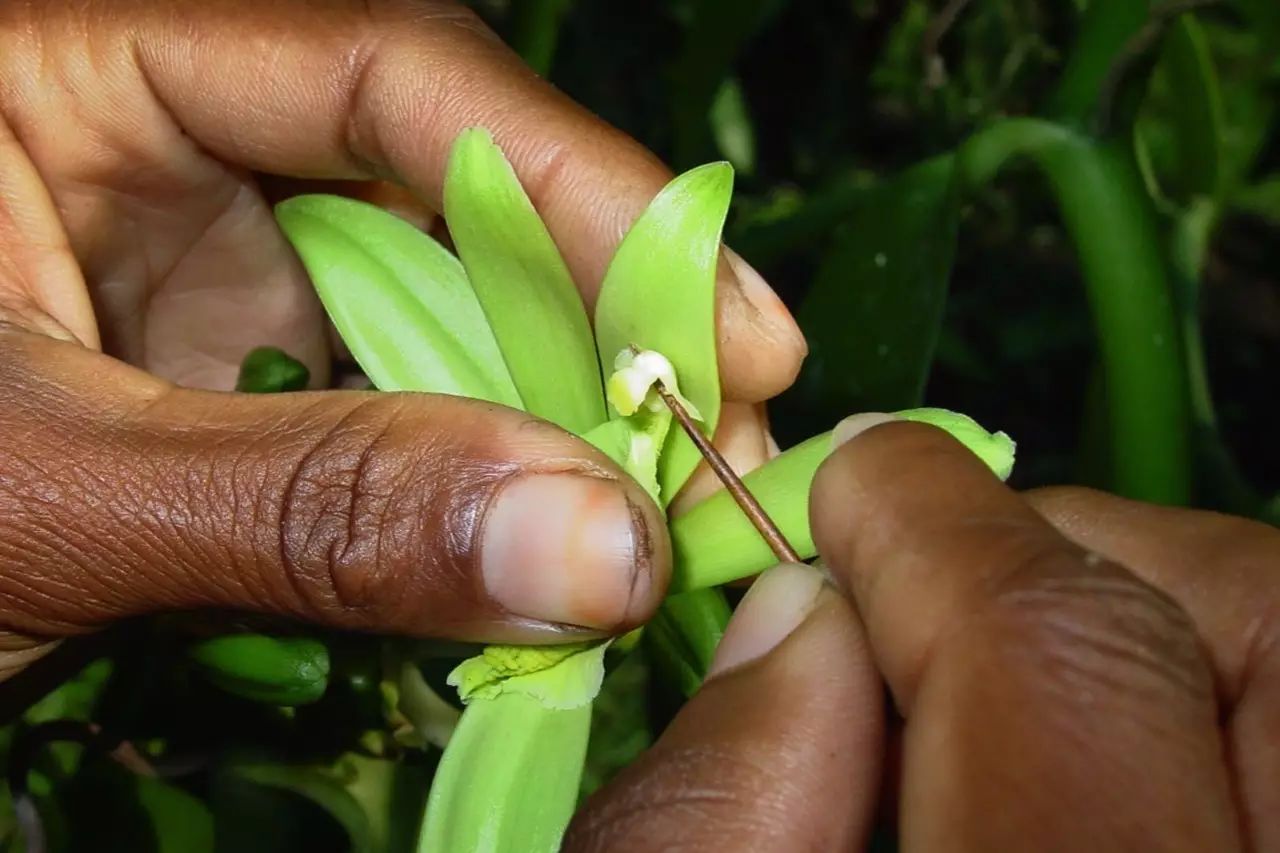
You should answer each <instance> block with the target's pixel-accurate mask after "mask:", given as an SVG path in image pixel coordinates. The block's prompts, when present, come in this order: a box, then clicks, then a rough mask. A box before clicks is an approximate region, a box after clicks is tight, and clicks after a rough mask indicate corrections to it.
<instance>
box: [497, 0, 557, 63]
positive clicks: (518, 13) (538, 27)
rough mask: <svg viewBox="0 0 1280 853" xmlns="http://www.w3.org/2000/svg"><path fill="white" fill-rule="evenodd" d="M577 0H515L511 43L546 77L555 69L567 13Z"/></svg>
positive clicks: (524, 58) (512, 5)
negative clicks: (552, 66) (557, 51)
mask: <svg viewBox="0 0 1280 853" xmlns="http://www.w3.org/2000/svg"><path fill="white" fill-rule="evenodd" d="M572 6H573V0H513V2H512V3H511V17H512V21H511V35H510V37H509V38H508V40H507V43H508V44H510V45H511V47H512V48H513V49H514V50H515V51H516V53H518V54H520V58H521V59H523V60H524V61H525V64H526V65H528V66H529V67H530V68H532V69H533V70H534V71H536V72H537V73H538V74H540V75H542V76H543V77H545V76H547V72H549V71H550V70H551V63H552V60H554V59H555V55H556V44H557V43H558V42H559V41H560V29H561V27H562V26H563V20H564V16H565V15H566V14H567V13H568V12H569V9H570V7H572Z"/></svg>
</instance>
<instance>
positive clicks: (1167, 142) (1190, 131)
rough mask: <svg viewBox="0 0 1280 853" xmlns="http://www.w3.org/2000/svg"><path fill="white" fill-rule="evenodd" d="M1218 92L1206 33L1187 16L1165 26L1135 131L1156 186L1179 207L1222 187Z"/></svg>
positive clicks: (1222, 129)
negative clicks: (1146, 153) (1150, 160)
mask: <svg viewBox="0 0 1280 853" xmlns="http://www.w3.org/2000/svg"><path fill="white" fill-rule="evenodd" d="M1223 125H1224V118H1223V105H1222V93H1221V91H1220V89H1219V86H1218V75H1217V72H1216V70H1215V69H1214V65H1213V57H1212V56H1211V55H1210V53H1209V45H1208V41H1207V39H1206V38H1205V35H1204V31H1203V30H1202V29H1201V27H1200V25H1199V24H1198V23H1197V22H1196V20H1195V18H1194V17H1193V16H1191V15H1183V16H1182V17H1180V18H1178V19H1177V20H1176V21H1175V22H1173V24H1172V25H1171V26H1170V27H1169V30H1168V33H1167V35H1166V36H1165V40H1164V49H1163V51H1162V53H1161V55H1160V60H1159V63H1158V64H1157V65H1156V69H1155V72H1154V73H1153V74H1152V80H1151V86H1150V88H1149V90H1148V94H1147V100H1146V103H1145V104H1144V107H1143V112H1142V115H1141V117H1140V118H1139V122H1138V131H1139V134H1140V137H1141V139H1142V140H1143V141H1144V142H1145V144H1146V146H1147V148H1148V150H1149V151H1150V152H1151V154H1152V158H1153V164H1154V167H1155V170H1156V173H1157V176H1158V178H1159V183H1160V185H1161V187H1162V188H1163V189H1164V190H1165V192H1167V193H1169V194H1170V195H1172V196H1174V197H1175V198H1176V199H1177V200H1178V201H1179V202H1181V203H1182V204H1184V205H1185V204H1187V203H1189V201H1190V199H1191V198H1192V197H1193V196H1196V195H1201V196H1208V197H1211V198H1216V197H1217V196H1218V195H1219V193H1220V191H1221V188H1222V167H1221V160H1222V140H1223V138H1224V137H1225V136H1226V132H1225V128H1224V126H1223Z"/></svg>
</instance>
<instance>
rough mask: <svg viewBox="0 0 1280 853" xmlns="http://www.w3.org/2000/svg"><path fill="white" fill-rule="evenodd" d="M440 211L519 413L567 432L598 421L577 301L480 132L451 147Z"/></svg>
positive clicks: (513, 180) (587, 329) (514, 181)
mask: <svg viewBox="0 0 1280 853" xmlns="http://www.w3.org/2000/svg"><path fill="white" fill-rule="evenodd" d="M444 214H445V220H446V221H447V222H448V223H449V234H450V235H451V236H452V237H453V242H454V245H455V246H457V249H458V257H460V258H461V259H462V264H463V266H465V267H466V270H467V277H468V278H469V279H470V281H471V286H472V288H473V289H474V291H475V295H476V298H477V299H479V301H480V305H481V306H483V308H484V314H485V316H486V317H487V318H488V323H489V327H490V328H491V329H492V330H493V334H494V335H495V336H496V338H497V341H498V346H499V347H500V348H501V350H502V357H503V359H505V362H506V366H507V369H508V370H509V371H510V374H511V378H512V379H513V381H514V382H515V385H516V388H517V389H519V391H520V396H521V398H522V399H523V400H524V404H525V410H526V411H528V412H530V413H531V414H534V415H537V416H538V417H540V418H544V419H546V420H549V421H551V422H552V423H555V424H558V425H560V426H562V427H564V428H565V429H567V430H569V431H571V432H575V433H583V432H586V431H587V430H589V429H591V428H592V427H595V426H596V425H598V424H600V423H603V422H604V420H605V419H606V415H605V410H604V401H603V394H602V391H601V385H600V369H599V367H598V365H597V363H596V352H595V343H594V340H593V339H592V337H591V325H590V323H589V322H588V320H587V312H586V308H585V307H584V306H583V304H582V296H581V295H580V294H579V293H578V289H577V287H575V286H574V283H573V278H572V277H571V276H570V275H569V270H568V268H567V267H566V266H565V263H564V260H563V259H562V258H561V257H560V252H559V250H558V249H557V248H556V244H555V242H554V241H553V240H552V239H551V235H550V234H549V233H547V228H546V226H545V225H544V224H543V223H542V220H541V219H540V218H539V216H538V212H537V211H536V210H535V209H534V207H533V204H532V202H530V201H529V197H528V196H527V195H525V192H524V189H523V188H522V187H521V186H520V181H519V179H518V178H517V177H516V173H515V170H514V169H512V168H511V164H510V163H508V162H507V158H506V157H504V156H503V154H502V151H501V150H500V149H499V148H498V146H497V145H495V144H494V142H493V138H492V137H491V136H490V135H489V133H488V131H486V130H483V129H481V128H470V129H468V130H465V131H463V132H462V133H461V134H460V135H459V136H458V138H457V140H456V141H455V142H454V144H453V150H452V152H451V153H450V155H449V166H448V171H447V174H446V177H445V184H444Z"/></svg>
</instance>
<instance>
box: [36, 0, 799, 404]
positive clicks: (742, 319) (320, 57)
mask: <svg viewBox="0 0 1280 853" xmlns="http://www.w3.org/2000/svg"><path fill="white" fill-rule="evenodd" d="M45 5H49V4H45ZM76 5H77V6H79V7H83V8H88V7H90V6H91V7H92V8H93V10H96V14H95V15H94V20H93V29H92V31H93V32H95V33H102V32H110V31H112V30H114V31H115V34H116V35H117V36H120V37H123V40H124V42H125V44H126V46H127V47H128V48H129V49H128V50H127V51H124V53H125V55H128V56H131V57H132V59H133V61H136V63H137V70H138V72H139V73H140V74H141V77H142V78H143V80H144V81H145V82H146V84H147V86H148V87H149V90H150V92H151V93H152V94H153V95H154V97H155V99H156V101H157V102H158V105H159V106H160V107H161V108H162V112H163V113H165V114H167V115H168V116H170V117H171V118H172V119H173V120H174V121H175V122H176V123H177V124H178V125H179V126H180V127H181V129H182V131H183V132H185V133H186V134H188V135H189V136H190V138H191V140H190V141H191V142H193V143H194V144H195V145H197V146H199V147H200V148H202V149H203V150H205V151H208V152H211V153H212V154H214V155H216V156H217V157H218V158H220V159H222V160H224V161H227V162H232V163H235V164H238V165H241V166H244V167H246V168H249V169H252V170H255V171H262V172H272V173H276V174H285V175H290V176H294V177H330V178H370V177H377V178H386V179H390V180H394V181H398V182H401V183H403V184H405V185H407V186H409V187H411V188H412V189H413V190H415V191H416V192H418V193H420V194H421V195H422V196H423V197H424V199H425V200H426V201H427V202H428V203H430V204H432V205H433V206H435V207H436V209H439V208H440V200H441V190H442V183H443V176H444V171H445V164H446V160H447V157H448V153H449V150H450V147H451V145H452V143H453V140H454V139H455V137H456V136H457V135H458V133H459V132H460V131H462V130H463V129H465V128H467V127H469V126H475V125H480V126H484V127H486V128H488V129H489V130H490V131H491V132H492V133H493V135H494V138H495V140H496V141H497V142H498V144H499V145H500V146H501V147H502V149H503V150H504V152H505V153H506V154H507V156H508V158H509V159H510V160H511V162H512V165H513V166H514V167H515V169H516V172H517V174H518V175H519V176H520V179H521V181H522V183H523V184H524V186H525V187H526V189H527V191H528V193H529V195H530V197H531V199H532V201H533V203H534V206H535V207H536V208H537V209H538V212H539V213H540V214H541V215H542V217H543V219H544V221H545V222H546V224H547V227H548V230H549V231H550V232H551V234H552V236H553V237H554V239H555V241H556V243H557V245H558V246H559V247H560V250H561V252H562V254H563V255H564V258H565V261H566V263H567V264H568V266H569V269H570V271H571V272H572V273H573V276H574V279H575V281H576V282H577V283H578V285H579V288H580V290H581V291H582V293H583V296H584V298H585V299H586V301H587V303H588V305H590V304H591V302H592V301H593V299H594V296H595V294H596V291H597V289H598V287H599V284H600V282H601V280H602V278H603V275H604V271H605V269H606V267H607V265H608V262H609V260H610V258H611V257H612V255H613V251H614V249H615V248H616V247H617V244H618V242H619V241H620V240H621V238H622V236H623V234H624V233H625V232H626V231H627V229H628V228H629V227H630V225H631V223H632V222H634V221H635V219H636V218H637V217H638V216H639V214H640V212H641V211H642V210H643V209H644V207H645V205H647V204H648V202H649V201H650V200H651V199H652V198H653V197H654V196H655V195H656V194H657V192H658V191H659V190H660V189H661V188H662V187H663V186H664V185H665V184H666V182H667V181H668V180H669V179H670V177H671V175H670V172H669V171H668V170H667V169H666V167H665V166H663V165H662V163H661V162H659V161H658V160H657V159H656V158H655V157H654V156H653V155H652V154H650V153H649V152H648V151H646V150H645V149H644V148H643V147H642V146H641V145H639V144H638V143H637V142H635V141H634V140H632V139H631V138H630V137H628V136H627V135H625V134H623V133H621V132H619V131H618V130H615V129H614V128H612V127H610V126H608V125H607V124H606V123H604V122H603V121H601V120H600V119H598V118H596V117H595V116H593V115H591V114H590V113H589V112H587V111H586V110H584V109H583V108H581V107H579V106H578V105H576V104H575V103H574V102H573V101H572V100H570V99H569V98H567V97H565V96H564V95H563V94H561V93H560V92H559V91H557V90H556V89H555V88H553V87H552V86H550V85H548V84H547V83H546V82H545V81H543V80H541V79H539V78H538V77H537V76H536V75H535V74H533V72H531V71H530V70H529V69H528V68H526V67H525V66H524V65H523V63H521V62H520V60H519V58H518V57H517V56H516V55H515V54H514V53H512V52H511V51H510V50H508V49H507V48H506V47H505V46H504V45H503V44H502V43H501V42H500V41H499V40H498V39H497V38H496V37H495V36H494V35H493V34H492V33H491V32H490V31H489V30H488V29H487V28H486V27H485V26H484V25H483V24H482V23H481V22H480V21H479V19H478V18H477V17H475V15H474V14H473V13H471V12H470V11H469V10H467V9H465V8H464V7H462V6H461V5H460V4H457V3H453V2H409V0H381V1H380V2H356V0H338V2H329V3H325V4H322V5H321V6H319V7H317V5H316V4H313V3H305V2H301V0H290V2H271V3H260V2H259V3H251V2H247V0H219V2H208V0H183V2H173V3H132V4H112V5H111V6H110V7H108V8H106V9H105V11H104V10H103V9H102V8H101V7H98V6H96V5H93V4H76ZM116 10H120V11H119V12H118V13H117V12H116ZM44 14H46V15H47V11H46V12H44ZM717 286H718V294H719V299H718V305H719V313H718V326H719V336H720V349H721V360H722V375H723V382H724V391H725V396H726V397H727V398H729V399H736V400H742V401H746V402H754V401H758V400H762V399H766V398H768V397H770V396H772V395H774V394H776V393H777V392H779V391H781V390H782V389H783V388H785V387H786V386H787V385H789V384H790V382H791V381H792V379H794V377H795V374H796V372H797V371H798V369H799V364H800V360H801V359H802V358H803V355H804V352H805V346H804V340H803V337H802V336H801V335H800V332H799V329H798V327H797V326H796V325H795V322H794V320H792V319H791V316H790V314H789V313H788V312H787V310H786V308H785V307H784V306H783V304H782V302H781V301H779V299H778V297H777V296H776V295H775V294H774V293H773V291H772V290H771V289H770V288H769V286H768V285H767V284H766V283H765V282H764V280H763V279H762V278H761V277H760V276H759V275H758V274H757V273H755V272H754V270H752V269H751V268H750V266H748V265H747V264H746V263H745V262H743V261H742V260H741V258H739V257H737V256H736V255H734V254H733V253H731V252H728V251H726V252H725V253H724V254H723V256H722V259H721V263H720V268H719V274H718V282H717Z"/></svg>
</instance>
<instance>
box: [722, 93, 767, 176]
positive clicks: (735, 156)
mask: <svg viewBox="0 0 1280 853" xmlns="http://www.w3.org/2000/svg"><path fill="white" fill-rule="evenodd" d="M711 132H712V134H714V136H715V140H716V147H717V148H719V149H720V153H721V155H722V156H723V157H724V158H725V159H726V160H728V161H729V162H730V163H732V164H733V168H734V169H736V170H737V171H738V172H739V173H740V174H746V175H749V174H751V173H752V172H753V171H755V167H756V133H755V128H754V127H752V125H751V113H750V110H749V109H748V108H747V101H746V97H745V96H744V95H743V93H742V86H741V85H740V84H739V83H738V81H737V80H735V79H733V78H730V79H728V80H725V81H724V83H722V84H721V85H720V90H719V91H718V92H717V93H716V97H715V100H714V101H712V103H711Z"/></svg>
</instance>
